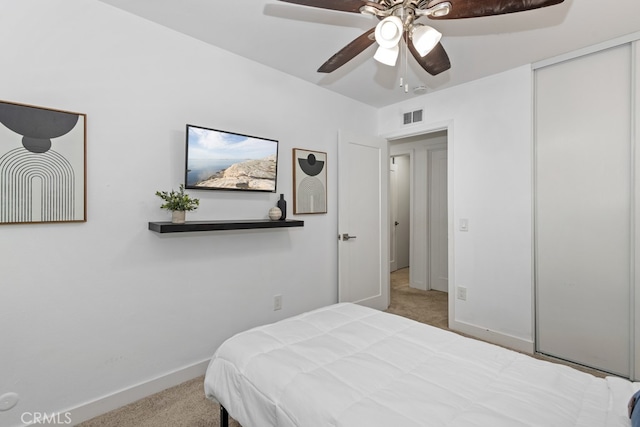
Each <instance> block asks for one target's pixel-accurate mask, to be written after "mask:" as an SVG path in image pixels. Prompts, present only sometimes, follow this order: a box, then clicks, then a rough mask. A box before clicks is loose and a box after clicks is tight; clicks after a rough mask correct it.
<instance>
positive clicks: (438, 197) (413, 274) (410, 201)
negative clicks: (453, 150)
mask: <svg viewBox="0 0 640 427" xmlns="http://www.w3.org/2000/svg"><path fill="white" fill-rule="evenodd" d="M447 138H448V135H447V131H446V130H442V131H437V132H431V133H427V134H422V135H415V136H411V137H406V138H400V139H396V140H393V141H389V154H390V162H389V174H390V178H389V202H390V209H389V211H390V224H389V227H390V238H389V244H390V248H389V249H390V270H391V271H395V270H398V269H401V268H407V267H408V268H409V286H410V287H412V288H415V289H421V290H425V291H426V290H439V291H442V292H448V290H449V283H448V260H449V249H448V244H449V243H448V203H447V193H448V179H447V175H448V172H447ZM405 254H406V255H405Z"/></svg>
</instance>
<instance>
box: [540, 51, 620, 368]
mask: <svg viewBox="0 0 640 427" xmlns="http://www.w3.org/2000/svg"><path fill="white" fill-rule="evenodd" d="M630 69H631V67H630V48H629V46H621V47H617V48H612V49H608V50H606V51H602V52H598V53H596V54H591V55H588V56H584V57H580V58H577V59H573V60H570V61H566V62H562V63H559V64H555V65H552V66H550V67H545V68H542V69H539V70H536V80H535V83H536V110H535V111H536V129H535V130H536V211H535V216H536V314H537V316H536V320H537V340H536V341H537V349H538V351H540V352H542V353H545V354H549V355H552V356H556V357H559V358H563V359H566V360H571V361H574V362H578V363H581V364H584V365H587V366H592V367H595V368H599V369H602V370H604V371H608V372H612V373H616V374H619V375H623V376H628V375H629V373H630V372H629V371H630V343H629V341H630V318H631V317H630V304H629V299H630V289H631V264H630V263H631V238H630V236H631V232H632V229H631V225H630V224H631V200H632V196H631V182H632V171H631V161H630V159H631V154H632V150H631V143H630V140H631V139H630V129H631V125H630V105H629V103H630V101H629V93H630V92H631V86H630ZM597 82H600V83H603V82H606V84H597ZM585 94H587V95H588V101H586V102H585V99H584V96H585Z"/></svg>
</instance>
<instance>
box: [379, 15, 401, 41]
mask: <svg viewBox="0 0 640 427" xmlns="http://www.w3.org/2000/svg"><path fill="white" fill-rule="evenodd" d="M402 32H403V26H402V21H401V20H400V18H398V17H397V16H389V17H387V18H384V19H383V20H382V21H380V22H378V25H376V32H375V36H376V42H378V44H379V45H380V46H382V47H385V48H391V47H393V46H397V45H398V42H399V41H400V38H401V37H402Z"/></svg>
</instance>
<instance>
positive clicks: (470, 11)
mask: <svg viewBox="0 0 640 427" xmlns="http://www.w3.org/2000/svg"><path fill="white" fill-rule="evenodd" d="M447 1H448V2H449V3H451V10H450V11H449V13H448V14H447V15H444V16H429V18H431V19H458V18H477V17H481V16H492V15H503V14H505V13H515V12H524V11H527V10H532V9H539V8H541V7H547V6H554V5H556V4H559V3H562V2H563V1H564V0H483V1H478V0H436V1H432V2H430V3H429V4H428V7H429V8H430V7H433V6H435V5H437V4H439V3H445V2H447Z"/></svg>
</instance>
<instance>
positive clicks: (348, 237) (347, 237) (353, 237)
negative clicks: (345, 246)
mask: <svg viewBox="0 0 640 427" xmlns="http://www.w3.org/2000/svg"><path fill="white" fill-rule="evenodd" d="M355 238H356V236H349V233H344V234H343V235H342V240H349V239H355Z"/></svg>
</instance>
